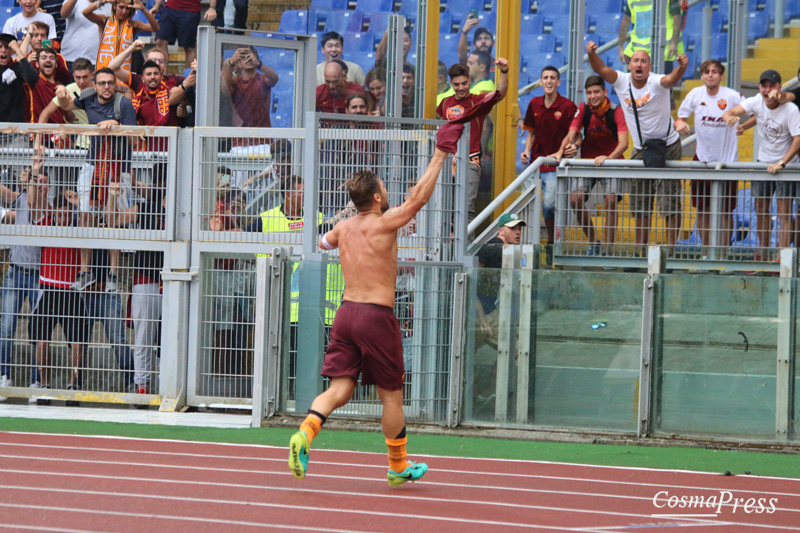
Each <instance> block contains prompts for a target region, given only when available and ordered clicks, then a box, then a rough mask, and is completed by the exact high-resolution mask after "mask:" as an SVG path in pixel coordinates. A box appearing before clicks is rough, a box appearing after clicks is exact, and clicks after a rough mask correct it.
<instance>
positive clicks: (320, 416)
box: [308, 409, 406, 433]
mask: <svg viewBox="0 0 800 533" xmlns="http://www.w3.org/2000/svg"><path fill="white" fill-rule="evenodd" d="M308 414H310V415H314V416H317V417H319V419H320V420H322V422H321V423H320V426H321V425H322V424H324V423H325V421H326V420H327V419H328V417H327V416H325V415H323V414H322V413H318V412H316V411H315V410H313V409H309V410H308ZM405 431H406V428H403V433H405Z"/></svg>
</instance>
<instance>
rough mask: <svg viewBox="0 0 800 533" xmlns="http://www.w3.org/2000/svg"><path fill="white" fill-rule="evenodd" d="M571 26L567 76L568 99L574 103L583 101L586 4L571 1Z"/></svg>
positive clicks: (580, 0) (576, 0)
mask: <svg viewBox="0 0 800 533" xmlns="http://www.w3.org/2000/svg"><path fill="white" fill-rule="evenodd" d="M569 14H570V26H569V28H570V29H569V63H568V66H569V71H568V72H569V73H568V74H567V98H569V99H570V100H572V101H573V102H582V101H583V61H582V59H583V55H584V53H583V52H584V44H583V37H584V34H585V33H586V2H585V0H570V8H569Z"/></svg>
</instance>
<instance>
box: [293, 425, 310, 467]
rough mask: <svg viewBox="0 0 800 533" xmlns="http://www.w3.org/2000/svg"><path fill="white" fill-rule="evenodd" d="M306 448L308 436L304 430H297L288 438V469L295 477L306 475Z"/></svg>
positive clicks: (307, 447)
mask: <svg viewBox="0 0 800 533" xmlns="http://www.w3.org/2000/svg"><path fill="white" fill-rule="evenodd" d="M308 450H309V444H308V436H307V435H306V433H305V431H298V432H297V433H295V434H294V435H292V438H291V439H289V470H291V471H292V475H293V476H294V477H296V478H297V479H303V478H304V477H306V469H307V468H308Z"/></svg>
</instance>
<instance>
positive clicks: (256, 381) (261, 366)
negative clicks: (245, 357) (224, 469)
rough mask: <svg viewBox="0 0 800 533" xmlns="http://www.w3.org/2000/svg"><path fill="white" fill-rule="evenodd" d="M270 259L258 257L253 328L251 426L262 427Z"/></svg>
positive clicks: (264, 398)
mask: <svg viewBox="0 0 800 533" xmlns="http://www.w3.org/2000/svg"><path fill="white" fill-rule="evenodd" d="M268 290H269V259H268V258H267V257H264V256H261V257H257V258H256V307H255V323H254V329H253V413H252V419H251V420H250V426H251V427H254V428H259V427H261V421H262V420H264V418H265V414H264V413H265V411H266V401H267V400H266V388H267V365H266V358H267V357H266V356H267V346H269V342H268V340H267V331H268V326H267V322H268V320H269V312H268V309H267V305H268V302H269V300H270V299H269V297H268V295H267V292H268Z"/></svg>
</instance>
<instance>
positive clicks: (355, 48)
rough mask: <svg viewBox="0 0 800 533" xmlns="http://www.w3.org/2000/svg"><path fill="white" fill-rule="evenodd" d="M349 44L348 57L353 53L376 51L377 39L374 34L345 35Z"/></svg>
mask: <svg viewBox="0 0 800 533" xmlns="http://www.w3.org/2000/svg"><path fill="white" fill-rule="evenodd" d="M343 37H344V42H345V43H346V44H347V52H348V55H349V54H352V53H353V52H373V51H374V50H375V37H374V34H373V33H371V32H370V33H365V32H358V33H354V32H348V33H345V34H343Z"/></svg>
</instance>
